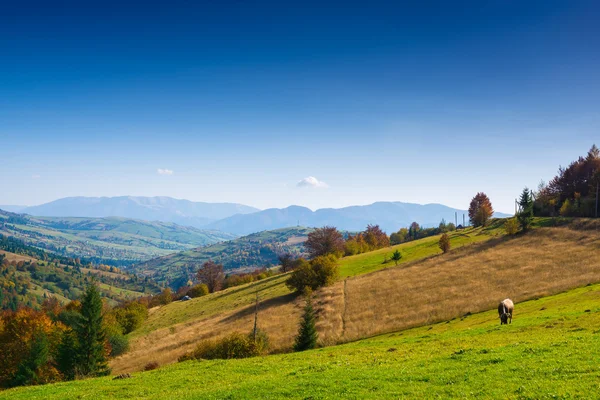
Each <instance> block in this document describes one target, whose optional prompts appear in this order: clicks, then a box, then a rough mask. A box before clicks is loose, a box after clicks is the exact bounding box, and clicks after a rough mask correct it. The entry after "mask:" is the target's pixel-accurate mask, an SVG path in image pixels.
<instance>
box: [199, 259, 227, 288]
mask: <svg viewBox="0 0 600 400" xmlns="http://www.w3.org/2000/svg"><path fill="white" fill-rule="evenodd" d="M196 277H197V278H198V280H199V281H200V282H201V283H204V284H205V285H206V286H208V290H209V291H210V292H211V293H214V292H216V291H219V290H221V287H222V286H223V281H224V280H225V274H224V273H223V265H222V264H217V263H215V262H214V261H212V260H208V261H207V262H205V263H204V264H202V267H201V268H200V269H199V270H198V272H197V274H196Z"/></svg>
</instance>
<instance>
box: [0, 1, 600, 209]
mask: <svg viewBox="0 0 600 400" xmlns="http://www.w3.org/2000/svg"><path fill="white" fill-rule="evenodd" d="M13 3H14V4H13V5H3V12H2V15H0V139H1V140H0V150H1V154H2V161H1V164H0V165H1V168H0V183H1V184H2V190H0V204H19V205H34V204H40V203H44V202H47V201H51V200H54V199H57V198H60V197H66V196H78V195H81V196H116V195H146V196H154V195H165V196H172V197H177V198H186V199H190V200H196V201H211V202H213V201H229V202H239V203H244V204H248V205H252V206H256V207H259V208H268V207H285V206H288V205H290V204H299V205H304V206H308V207H310V208H313V209H315V208H322V207H342V206H347V205H351V204H368V203H371V202H374V201H379V200H396V201H409V202H416V203H432V202H436V203H443V204H447V205H450V206H454V207H458V208H466V207H467V206H468V202H469V200H470V198H471V197H472V196H473V195H474V194H475V193H476V192H478V191H484V192H486V193H487V194H488V195H489V196H490V198H491V199H492V202H493V204H494V206H495V208H496V209H497V210H499V211H506V212H510V211H511V210H512V209H513V199H514V198H515V197H516V196H517V194H518V193H519V192H520V190H521V189H522V188H523V187H524V186H526V185H527V186H530V187H535V186H536V185H537V183H538V182H539V181H540V179H545V180H549V179H550V178H552V177H553V176H554V174H555V173H556V170H557V169H558V166H559V165H566V164H568V163H569V162H570V161H572V160H574V159H575V158H576V157H577V156H579V155H583V154H585V153H586V152H587V150H588V149H589V148H590V147H591V145H592V143H594V142H596V144H600V140H598V138H600V74H598V71H600V51H598V49H600V24H598V23H597V22H598V21H599V20H600V5H598V3H597V2H594V1H568V2H567V1H543V2H542V1H539V2H536V1H532V2H518V1H495V2H481V1H478V2H453V3H452V4H450V2H419V5H418V6H406V5H402V4H399V3H402V2H377V1H371V2H357V3H352V2H343V3H342V2H339V3H333V2H331V3H327V5H324V2H315V3H311V2H308V1H307V2H302V3H300V2H298V3H296V4H295V5H293V6H291V5H290V4H285V3H288V2H253V1H226V0H224V1H219V2H202V1H198V2H190V1H186V2H179V1H171V2H169V3H168V6H165V5H164V4H163V5H162V6H161V5H158V2H156V3H154V2H149V3H146V4H145V5H144V6H143V7H140V6H138V5H135V4H133V3H131V5H124V2H120V3H114V4H111V3H110V2H103V3H102V5H101V6H100V5H98V6H89V5H85V4H83V3H86V2H60V1H59V2H52V7H49V6H48V5H47V4H48V3H47V2H45V3H46V5H44V3H40V4H38V5H36V4H35V3H32V2H28V3H27V5H28V7H27V8H18V7H19V6H18V3H19V2H13ZM394 3H396V4H394ZM525 3H527V4H525ZM159 169H160V170H163V171H162V173H159ZM165 170H166V171H165ZM169 172H171V173H169ZM309 177H314V178H316V180H314V179H309V180H305V181H303V182H308V183H307V184H304V185H300V186H299V185H298V183H299V182H300V181H302V180H303V179H305V178H309Z"/></svg>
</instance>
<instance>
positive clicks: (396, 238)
mask: <svg viewBox="0 0 600 400" xmlns="http://www.w3.org/2000/svg"><path fill="white" fill-rule="evenodd" d="M407 239H408V229H407V228H401V229H400V230H399V231H398V232H394V233H392V234H391V235H390V244H391V245H395V244H400V243H404V242H406V240H407Z"/></svg>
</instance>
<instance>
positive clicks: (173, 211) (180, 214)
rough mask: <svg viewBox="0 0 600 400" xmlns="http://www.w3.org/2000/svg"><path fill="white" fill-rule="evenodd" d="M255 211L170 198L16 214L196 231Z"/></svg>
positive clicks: (55, 204) (93, 202) (68, 203)
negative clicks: (155, 223) (107, 219)
mask: <svg viewBox="0 0 600 400" xmlns="http://www.w3.org/2000/svg"><path fill="white" fill-rule="evenodd" d="M0 208H1V207H0ZM13 209H15V208H14V207H13ZM7 211H10V210H7ZM256 211H258V209H256V208H254V207H249V206H246V205H243V204H235V203H203V202H193V201H189V200H179V199H173V198H171V197H139V196H121V197H66V198H63V199H58V200H55V201H52V202H50V203H46V204H42V205H39V206H32V207H25V208H20V209H18V212H19V213H25V214H29V215H36V216H44V217H87V218H103V217H124V218H132V219H139V220H145V221H162V222H172V223H176V224H179V225H188V226H194V227H197V228H201V227H203V226H205V225H207V224H208V223H210V222H213V221H216V220H219V219H222V218H226V217H230V216H232V215H235V214H247V213H252V212H256Z"/></svg>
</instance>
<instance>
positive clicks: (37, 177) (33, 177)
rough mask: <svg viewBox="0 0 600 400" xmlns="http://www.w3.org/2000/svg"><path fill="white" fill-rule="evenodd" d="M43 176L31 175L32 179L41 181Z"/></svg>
mask: <svg viewBox="0 0 600 400" xmlns="http://www.w3.org/2000/svg"><path fill="white" fill-rule="evenodd" d="M41 177H42V176H41V175H38V174H35V175H31V179H40V178H41Z"/></svg>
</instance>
